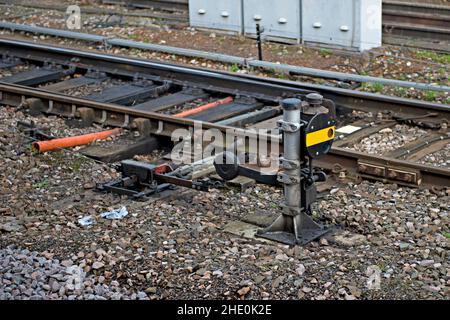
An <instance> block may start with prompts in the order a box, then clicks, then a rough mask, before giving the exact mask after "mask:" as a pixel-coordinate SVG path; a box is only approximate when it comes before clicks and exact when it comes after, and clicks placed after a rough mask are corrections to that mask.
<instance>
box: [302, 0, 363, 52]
mask: <svg viewBox="0 0 450 320" xmlns="http://www.w3.org/2000/svg"><path fill="white" fill-rule="evenodd" d="M357 4H358V1H349V0H331V1H330V0H302V15H303V17H302V33H303V34H302V36H303V40H304V41H311V42H318V43H326V44H332V45H338V46H345V47H352V46H354V44H353V41H354V38H355V32H356V30H355V18H356V14H357V13H356V11H357V9H358V8H357Z"/></svg>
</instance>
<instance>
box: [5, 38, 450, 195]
mask: <svg viewBox="0 0 450 320" xmlns="http://www.w3.org/2000/svg"><path fill="white" fill-rule="evenodd" d="M0 54H2V56H3V60H2V61H1V62H0V71H3V70H14V68H15V71H14V72H12V74H11V75H6V76H4V77H2V78H0V103H1V104H3V105H10V106H26V107H29V108H31V110H32V111H34V112H37V111H39V112H42V113H44V114H54V115H58V116H62V117H66V118H75V119H81V120H83V121H84V122H85V123H87V124H89V123H93V122H96V123H99V124H102V125H105V126H115V127H124V128H127V129H134V130H138V131H139V132H140V133H141V135H153V136H156V137H170V136H171V134H172V133H173V131H174V130H176V129H179V128H184V129H188V130H192V128H193V127H194V126H195V123H201V124H202V126H203V128H205V129H209V128H214V129H217V130H219V131H221V132H226V131H228V132H230V131H231V132H233V135H235V136H237V137H245V136H248V135H254V131H252V130H251V129H258V128H264V129H267V130H268V131H267V133H265V134H259V135H258V138H262V139H267V138H268V137H269V138H271V139H274V140H276V141H279V139H280V137H279V134H278V132H277V129H276V120H277V119H278V117H279V116H280V109H279V102H280V101H281V99H283V98H286V97H300V98H304V96H305V95H306V94H308V93H311V92H318V93H320V94H322V95H323V96H324V97H325V98H326V99H328V100H326V101H333V102H334V103H335V104H336V107H337V114H338V117H339V118H338V119H339V125H338V128H339V127H340V129H343V130H341V131H340V132H341V133H339V134H338V138H337V141H336V142H335V145H334V146H333V148H332V150H331V152H330V153H329V154H328V155H326V156H325V157H324V158H322V159H321V160H319V161H317V162H316V164H317V165H318V166H320V167H323V168H324V169H328V170H330V171H333V172H335V173H339V172H345V174H347V175H349V176H360V177H362V178H367V179H373V180H381V181H386V182H392V183H398V184H402V185H407V186H422V185H425V186H434V187H449V186H450V169H449V168H448V167H436V166H433V165H430V164H424V163H421V162H420V159H422V158H423V157H424V156H425V155H427V154H432V153H434V152H437V151H439V150H441V149H442V148H445V146H448V145H449V143H450V140H449V137H450V136H449V131H448V123H449V122H450V107H449V106H447V105H439V104H432V103H426V102H422V101H416V100H408V99H401V98H396V97H388V96H380V95H376V94H370V93H363V92H357V91H352V90H345V89H339V88H333V87H326V86H319V85H313V84H304V83H298V82H291V81H284V80H277V79H271V78H259V77H255V76H248V75H236V74H231V73H227V72H219V71H209V70H205V69H196V68H189V67H184V66H178V65H172V64H167V63H160V62H152V61H147V60H140V59H132V58H127V57H120V56H111V55H106V54H99V53H92V52H84V51H77V50H73V49H67V48H60V47H53V46H48V45H42V44H36V43H29V42H22V41H15V40H7V39H0ZM20 66H23V69H20ZM107 82H109V84H108V85H107V86H104V87H102V88H101V89H100V90H97V91H98V92H88V93H86V94H85V95H84V96H82V97H74V96H71V95H70V90H72V89H74V88H80V87H89V85H92V84H98V83H107ZM227 97H230V98H231V99H232V101H231V102H230V101H228V103H225V104H222V105H220V106H217V107H215V108H212V109H209V110H207V111H203V112H199V113H196V114H195V115H194V116H187V117H177V116H173V114H176V113H179V112H180V111H183V110H189V109H191V108H195V107H197V106H199V105H203V104H205V103H209V102H211V101H217V100H222V99H227ZM327 103H330V102H327ZM352 112H357V113H358V112H363V113H366V114H367V113H370V114H372V115H373V117H369V116H362V117H359V118H356V119H355V118H354V117H352V116H349V115H351V114H352ZM349 125H351V126H352V128H353V130H354V131H351V132H350V131H347V130H346V129H345V128H347V129H348V128H349V127H348V126H349ZM397 125H399V126H410V127H414V128H420V129H421V130H423V132H425V133H426V134H423V135H422V136H420V137H417V139H413V140H412V141H406V142H405V143H404V144H403V145H400V146H399V147H398V148H396V149H394V150H388V151H387V152H380V153H370V152H361V151H356V150H355V148H354V146H355V145H357V144H358V143H359V142H360V141H362V139H364V138H368V137H370V136H372V135H374V134H377V133H378V132H380V131H381V130H386V129H389V130H392V128H395V126H397ZM354 128H356V129H354ZM338 132H339V131H338Z"/></svg>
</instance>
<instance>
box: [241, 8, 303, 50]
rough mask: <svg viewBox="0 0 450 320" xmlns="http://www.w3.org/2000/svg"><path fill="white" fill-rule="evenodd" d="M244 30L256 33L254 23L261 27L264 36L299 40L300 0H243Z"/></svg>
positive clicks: (247, 32) (248, 32)
mask: <svg viewBox="0 0 450 320" xmlns="http://www.w3.org/2000/svg"><path fill="white" fill-rule="evenodd" d="M243 1H244V3H243V4H244V32H245V33H246V34H255V33H256V23H259V24H260V25H261V26H262V27H263V28H264V32H263V36H264V37H273V38H286V39H294V40H296V41H297V42H299V41H300V39H301V35H300V26H301V23H300V2H301V0H263V1H261V0H243Z"/></svg>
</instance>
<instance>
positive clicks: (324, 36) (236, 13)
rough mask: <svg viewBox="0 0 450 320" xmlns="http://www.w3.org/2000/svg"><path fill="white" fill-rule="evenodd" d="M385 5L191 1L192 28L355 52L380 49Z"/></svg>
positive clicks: (341, 0)
mask: <svg viewBox="0 0 450 320" xmlns="http://www.w3.org/2000/svg"><path fill="white" fill-rule="evenodd" d="M381 1H382V0H189V18H190V24H191V26H193V27H202V28H208V29H215V30H224V31H231V32H235V33H242V32H243V33H245V34H248V35H254V34H255V33H256V24H257V23H259V24H260V25H261V26H262V27H263V29H264V32H263V37H264V38H266V39H269V40H271V39H275V40H278V41H285V40H288V41H286V42H293V41H295V42H300V41H301V40H303V41H304V42H310V43H319V44H326V45H328V46H336V47H341V48H347V49H351V50H359V51H363V50H367V49H371V48H374V47H378V46H381V31H382V30H381Z"/></svg>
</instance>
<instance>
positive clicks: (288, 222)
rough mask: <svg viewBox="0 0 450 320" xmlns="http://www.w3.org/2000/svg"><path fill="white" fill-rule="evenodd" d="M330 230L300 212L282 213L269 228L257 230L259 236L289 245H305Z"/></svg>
mask: <svg viewBox="0 0 450 320" xmlns="http://www.w3.org/2000/svg"><path fill="white" fill-rule="evenodd" d="M328 231H330V229H329V228H326V227H324V226H322V225H320V224H318V223H316V222H315V221H314V220H313V219H312V218H311V217H310V216H309V215H307V214H306V213H304V212H300V213H299V214H297V215H295V216H291V215H286V214H282V215H280V216H279V217H278V218H277V219H275V221H274V222H273V223H272V224H271V225H270V226H269V227H267V228H265V229H260V230H258V231H257V232H256V236H257V237H261V238H265V239H269V240H274V241H277V242H281V243H284V244H288V245H292V246H294V245H305V244H308V243H309V242H311V241H313V240H315V239H317V238H320V237H321V236H323V235H324V234H326V233H327V232H328Z"/></svg>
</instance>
